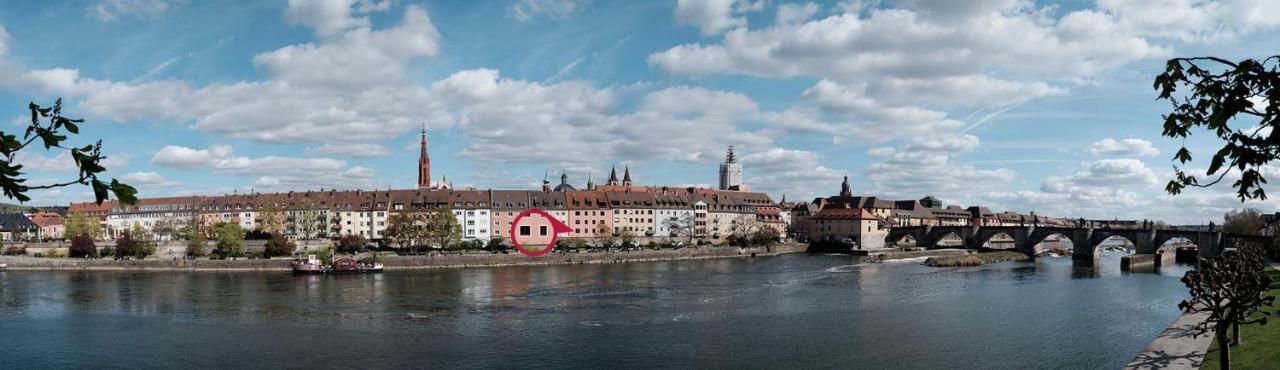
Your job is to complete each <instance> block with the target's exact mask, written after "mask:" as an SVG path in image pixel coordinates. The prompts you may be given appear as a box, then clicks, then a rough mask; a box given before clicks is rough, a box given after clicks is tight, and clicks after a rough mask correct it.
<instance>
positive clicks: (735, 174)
mask: <svg viewBox="0 0 1280 370" xmlns="http://www.w3.org/2000/svg"><path fill="white" fill-rule="evenodd" d="M741 188H742V164H741V163H738V157H736V156H734V155H733V146H732V145H730V146H729V154H726V155H725V157H724V163H721V164H720V190H741Z"/></svg>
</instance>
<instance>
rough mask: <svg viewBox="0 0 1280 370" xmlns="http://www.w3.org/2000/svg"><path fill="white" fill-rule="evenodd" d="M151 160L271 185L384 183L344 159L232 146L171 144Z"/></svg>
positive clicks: (299, 186) (363, 185)
mask: <svg viewBox="0 0 1280 370" xmlns="http://www.w3.org/2000/svg"><path fill="white" fill-rule="evenodd" d="M151 164H153V165H157V166H161V167H166V168H172V169H178V170H187V171H197V170H209V171H212V172H213V173H215V174H227V175H238V176H260V177H259V178H258V180H257V181H255V182H254V185H256V186H266V187H268V188H290V189H292V188H308V187H310V188H315V187H333V188H353V187H372V186H377V185H379V184H380V183H379V182H378V179H377V178H376V177H375V176H374V172H373V170H370V169H368V168H365V167H360V166H355V167H348V166H347V163H346V162H344V161H341V160H337V159H331V158H298V157H281V156H273V155H271V156H264V157H257V158H251V157H243V156H236V155H234V153H233V152H232V148H231V147H230V146H211V147H209V148H206V149H193V148H188V147H184V146H177V145H169V146H165V147H164V148H162V149H160V151H158V152H156V154H155V156H153V157H152V158H151ZM333 174H338V175H337V176H333Z"/></svg>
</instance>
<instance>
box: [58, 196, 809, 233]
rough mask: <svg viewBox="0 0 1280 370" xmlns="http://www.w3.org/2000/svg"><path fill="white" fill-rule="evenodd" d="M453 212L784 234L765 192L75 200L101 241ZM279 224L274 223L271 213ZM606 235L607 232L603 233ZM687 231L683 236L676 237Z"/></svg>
mask: <svg viewBox="0 0 1280 370" xmlns="http://www.w3.org/2000/svg"><path fill="white" fill-rule="evenodd" d="M442 208H443V209H448V210H449V211H450V212H452V213H453V214H454V216H455V218H456V219H457V221H458V224H459V225H461V226H462V239H463V240H489V239H491V238H495V237H502V238H509V237H510V235H508V234H509V233H510V231H509V229H510V227H511V224H512V221H514V219H515V217H516V216H517V215H518V214H519V213H520V212H522V211H523V210H526V209H530V208H537V209H542V210H544V211H547V212H548V213H549V214H551V215H552V216H554V217H556V218H557V219H558V220H559V221H560V222H563V223H564V224H566V225H568V226H569V227H570V228H571V229H572V231H571V232H570V234H569V235H568V236H569V237H579V238H598V237H603V236H610V237H612V236H618V235H632V236H636V237H669V236H685V235H683V234H689V233H692V234H693V236H695V237H697V238H703V239H711V240H719V239H724V238H727V237H728V236H729V235H732V234H733V233H735V232H742V231H744V230H755V229H759V228H764V227H768V228H772V229H774V230H776V231H778V232H779V233H782V232H785V230H786V228H787V225H786V221H787V220H786V219H785V217H784V216H783V212H781V209H780V208H779V205H778V204H777V203H776V202H774V201H773V200H772V199H770V198H769V196H768V195H766V194H763V193H752V192H740V191H727V190H713V189H702V188H671V187H653V186H629V185H627V186H622V185H607V186H597V187H594V188H593V189H592V190H574V189H572V188H571V187H557V189H556V190H551V189H546V188H544V189H543V190H541V191H537V190H454V189H447V188H446V189H432V190H426V189H413V190H391V189H388V190H376V191H369V190H348V191H338V190H327V191H326V190H321V191H303V192H287V193H251V194H233V195H223V196H185V197H166V198H145V199H139V200H138V202H137V203H136V204H132V205H125V204H120V203H116V202H105V203H103V204H101V205H99V204H95V203H74V204H71V206H70V208H69V211H68V212H69V213H71V214H85V215H90V216H95V217H98V218H99V219H100V220H101V222H102V224H103V226H104V230H105V232H104V238H115V237H118V236H119V235H120V234H121V233H123V232H124V231H126V230H130V229H131V228H133V227H135V226H136V227H140V228H143V229H145V230H148V231H149V232H151V234H152V235H154V236H155V237H156V238H157V239H161V240H164V239H175V238H180V237H181V234H180V233H179V232H177V230H180V229H182V226H184V225H189V224H191V223H192V222H199V223H200V224H203V225H214V224H218V223H234V224H238V225H240V227H241V228H244V229H246V230H253V229H260V228H262V225H263V223H264V220H263V219H262V218H263V217H266V216H264V215H266V214H281V215H282V216H283V218H284V230H283V231H284V233H285V235H287V236H290V237H294V238H299V239H316V238H331V237H338V236H341V235H358V236H361V237H364V238H367V239H371V240H381V239H384V238H385V235H384V232H385V230H386V227H387V224H388V222H389V219H390V217H391V215H393V214H395V213H402V212H429V211H435V210H438V209H442ZM273 217H274V216H273ZM605 233H607V235H605ZM678 234H682V235H678Z"/></svg>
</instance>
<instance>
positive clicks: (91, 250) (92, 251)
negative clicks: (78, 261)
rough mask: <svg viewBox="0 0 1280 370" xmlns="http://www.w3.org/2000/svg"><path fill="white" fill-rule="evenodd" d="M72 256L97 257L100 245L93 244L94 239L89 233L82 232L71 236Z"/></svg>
mask: <svg viewBox="0 0 1280 370" xmlns="http://www.w3.org/2000/svg"><path fill="white" fill-rule="evenodd" d="M69 252H70V254H71V257H72V258H86V257H97V256H98V246H96V245H93V239H90V238H89V235H86V234H80V236H77V237H74V238H71V250H70V251H69Z"/></svg>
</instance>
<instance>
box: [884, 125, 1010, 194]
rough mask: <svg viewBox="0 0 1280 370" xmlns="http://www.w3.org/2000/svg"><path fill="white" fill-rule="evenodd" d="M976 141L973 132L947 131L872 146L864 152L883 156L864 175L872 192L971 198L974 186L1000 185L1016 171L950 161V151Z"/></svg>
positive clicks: (971, 145) (970, 146)
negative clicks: (888, 145) (885, 145)
mask: <svg viewBox="0 0 1280 370" xmlns="http://www.w3.org/2000/svg"><path fill="white" fill-rule="evenodd" d="M978 145H979V141H978V138H977V137H976V136H973V135H968V134H958V133H948V134H932V135H926V136H921V137H914V138H911V139H908V140H906V143H905V144H903V145H902V146H901V147H899V148H893V147H880V148H872V149H870V150H868V151H867V155H869V156H872V157H880V158H883V159H884V160H883V162H880V163H874V164H872V165H871V166H868V168H867V172H866V173H867V179H868V180H869V181H870V182H871V185H872V186H873V187H874V189H873V190H874V191H875V192H876V193H875V194H881V195H885V196H890V197H898V198H905V199H916V198H919V197H921V196H923V195H925V194H933V195H936V196H941V197H944V198H949V199H962V200H970V199H972V194H974V193H975V189H993V188H1001V187H1004V186H1007V185H1008V184H1009V183H1010V182H1011V181H1013V179H1014V177H1015V176H1016V175H1017V174H1016V173H1015V172H1014V171H1013V170H1010V169H1007V168H996V169H983V168H977V167H974V166H971V165H960V164H954V163H951V157H952V156H953V155H956V154H959V153H963V152H968V151H971V150H973V149H975V148H977V147H978Z"/></svg>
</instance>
